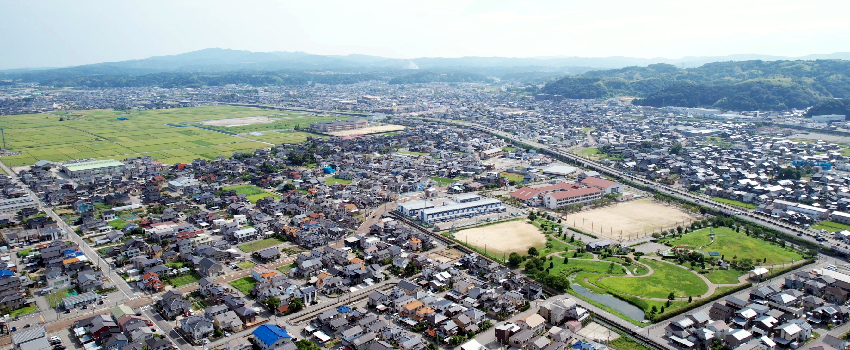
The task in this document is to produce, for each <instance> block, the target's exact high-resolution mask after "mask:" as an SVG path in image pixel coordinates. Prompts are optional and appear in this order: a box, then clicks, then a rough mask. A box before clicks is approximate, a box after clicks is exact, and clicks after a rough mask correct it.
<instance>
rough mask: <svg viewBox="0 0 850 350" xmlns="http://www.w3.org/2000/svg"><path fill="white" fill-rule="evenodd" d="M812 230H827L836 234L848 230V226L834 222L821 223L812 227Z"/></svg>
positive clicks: (849, 228) (849, 227)
mask: <svg viewBox="0 0 850 350" xmlns="http://www.w3.org/2000/svg"><path fill="white" fill-rule="evenodd" d="M812 228H813V229H815V230H827V231H829V232H838V231H844V230H850V225H845V224H841V223H837V222H835V221H821V222H819V223H817V224H815V225H812Z"/></svg>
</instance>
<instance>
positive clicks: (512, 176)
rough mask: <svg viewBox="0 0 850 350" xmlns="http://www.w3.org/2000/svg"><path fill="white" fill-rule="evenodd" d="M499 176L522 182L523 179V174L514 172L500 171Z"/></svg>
mask: <svg viewBox="0 0 850 350" xmlns="http://www.w3.org/2000/svg"><path fill="white" fill-rule="evenodd" d="M499 176H501V177H504V178H506V179H508V181H513V182H516V183H522V182H523V181H525V175H520V174H514V173H504V172H503V173H500V174H499Z"/></svg>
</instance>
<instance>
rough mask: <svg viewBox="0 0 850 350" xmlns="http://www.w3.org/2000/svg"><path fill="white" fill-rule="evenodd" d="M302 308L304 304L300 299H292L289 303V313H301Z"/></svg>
mask: <svg viewBox="0 0 850 350" xmlns="http://www.w3.org/2000/svg"><path fill="white" fill-rule="evenodd" d="M303 308H304V302H303V301H302V300H301V298H292V300H290V301H289V310H290V311H292V312H298V311H301V309H303Z"/></svg>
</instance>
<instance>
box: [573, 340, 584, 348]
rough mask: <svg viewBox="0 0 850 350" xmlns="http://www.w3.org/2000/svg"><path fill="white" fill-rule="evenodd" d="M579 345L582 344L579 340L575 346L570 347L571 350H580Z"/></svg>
mask: <svg viewBox="0 0 850 350" xmlns="http://www.w3.org/2000/svg"><path fill="white" fill-rule="evenodd" d="M581 344H582V342H581V340H579V341H577V342H576V343H575V344H573V346H572V347H573V349H581Z"/></svg>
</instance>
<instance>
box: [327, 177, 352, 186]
mask: <svg viewBox="0 0 850 350" xmlns="http://www.w3.org/2000/svg"><path fill="white" fill-rule="evenodd" d="M325 183H327V184H328V186H330V185H335V184H343V185H348V184H351V180H346V179H337V178H335V177H326V178H325Z"/></svg>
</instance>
